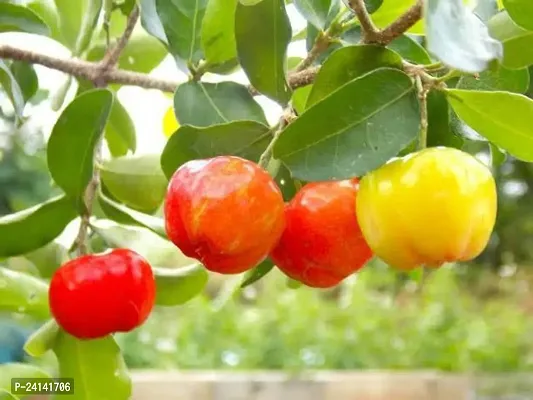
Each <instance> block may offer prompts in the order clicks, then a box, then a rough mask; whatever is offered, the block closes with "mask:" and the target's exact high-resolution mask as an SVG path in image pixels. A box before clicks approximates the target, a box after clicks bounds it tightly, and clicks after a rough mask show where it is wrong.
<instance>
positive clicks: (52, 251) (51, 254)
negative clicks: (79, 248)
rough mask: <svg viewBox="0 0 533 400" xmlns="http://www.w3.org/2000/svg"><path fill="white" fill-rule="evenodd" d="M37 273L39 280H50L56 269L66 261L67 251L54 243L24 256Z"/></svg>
mask: <svg viewBox="0 0 533 400" xmlns="http://www.w3.org/2000/svg"><path fill="white" fill-rule="evenodd" d="M24 257H25V258H26V259H27V260H29V261H30V262H31V263H32V264H33V265H34V266H35V268H37V270H38V271H39V275H40V276H41V278H51V277H52V275H53V274H54V272H55V271H56V269H57V268H59V267H60V266H61V265H62V264H63V263H65V262H66V261H67V260H68V258H69V257H68V249H67V248H66V247H65V246H63V245H61V244H60V243H58V242H56V241H52V242H50V243H48V244H46V245H44V246H43V247H40V248H38V249H37V250H34V251H32V252H30V253H26V254H24Z"/></svg>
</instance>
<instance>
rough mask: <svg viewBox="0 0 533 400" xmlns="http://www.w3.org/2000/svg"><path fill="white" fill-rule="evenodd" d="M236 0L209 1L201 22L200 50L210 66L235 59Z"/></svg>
mask: <svg viewBox="0 0 533 400" xmlns="http://www.w3.org/2000/svg"><path fill="white" fill-rule="evenodd" d="M237 2H238V0H209V2H208V3H207V8H206V10H205V15H204V19H203V22H202V48H203V50H204V53H205V59H206V61H207V63H208V64H210V65H220V64H225V63H227V62H229V61H231V60H234V59H236V58H237V43H236V42H235V11H236V9H237Z"/></svg>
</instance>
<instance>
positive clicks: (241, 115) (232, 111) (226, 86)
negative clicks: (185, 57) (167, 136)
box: [174, 81, 266, 127]
mask: <svg viewBox="0 0 533 400" xmlns="http://www.w3.org/2000/svg"><path fill="white" fill-rule="evenodd" d="M174 112H175V113H176V118H177V120H178V122H179V123H180V125H194V126H199V127H203V126H211V125H214V124H221V123H226V122H230V121H236V120H251V121H257V122H261V123H265V124H266V119H265V114H264V112H263V109H262V108H261V106H260V105H259V104H258V103H257V102H256V101H255V100H254V99H253V97H252V95H251V94H250V93H249V92H248V90H247V89H246V88H245V87H244V86H243V85H240V84H238V83H236V82H220V83H206V82H194V81H190V82H187V83H183V84H181V85H180V86H179V87H178V89H177V90H176V93H175V95H174Z"/></svg>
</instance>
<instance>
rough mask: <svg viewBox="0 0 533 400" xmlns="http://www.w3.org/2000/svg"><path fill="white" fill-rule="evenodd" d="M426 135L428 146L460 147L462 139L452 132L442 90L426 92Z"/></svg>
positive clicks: (446, 100)
mask: <svg viewBox="0 0 533 400" xmlns="http://www.w3.org/2000/svg"><path fill="white" fill-rule="evenodd" d="M427 105H428V135H427V145H428V146H429V147H435V146H445V147H455V148H458V149H460V148H461V147H462V145H463V141H464V140H463V139H462V138H461V137H459V136H457V135H455V134H454V133H453V132H452V128H451V126H450V112H449V106H448V99H447V98H446V95H445V94H444V93H442V92H439V91H435V90H432V91H430V92H429V93H428V97H427Z"/></svg>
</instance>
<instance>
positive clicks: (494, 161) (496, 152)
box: [489, 142, 507, 168]
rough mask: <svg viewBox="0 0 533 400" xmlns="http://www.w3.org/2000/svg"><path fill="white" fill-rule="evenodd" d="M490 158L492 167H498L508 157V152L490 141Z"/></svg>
mask: <svg viewBox="0 0 533 400" xmlns="http://www.w3.org/2000/svg"><path fill="white" fill-rule="evenodd" d="M489 148H490V160H491V165H492V168H498V167H499V166H500V165H502V164H503V163H504V162H505V160H506V159H507V154H506V153H505V152H504V151H503V150H502V149H500V148H499V147H498V146H496V145H495V144H493V143H490V142H489Z"/></svg>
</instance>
